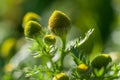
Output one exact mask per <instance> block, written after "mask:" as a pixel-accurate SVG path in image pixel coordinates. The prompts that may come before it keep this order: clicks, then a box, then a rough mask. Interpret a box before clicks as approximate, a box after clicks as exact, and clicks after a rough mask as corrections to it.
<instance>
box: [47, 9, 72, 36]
mask: <svg viewBox="0 0 120 80" xmlns="http://www.w3.org/2000/svg"><path fill="white" fill-rule="evenodd" d="M70 24H71V21H70V18H69V17H68V16H67V15H66V14H64V13H63V12H61V11H58V10H55V11H54V12H53V13H52V15H51V16H50V18H49V25H48V27H49V29H50V30H51V32H52V33H53V34H54V35H56V36H60V37H61V36H63V35H66V34H67V33H68V31H69V30H70V28H71V26H70Z"/></svg>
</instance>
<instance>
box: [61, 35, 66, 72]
mask: <svg viewBox="0 0 120 80" xmlns="http://www.w3.org/2000/svg"><path fill="white" fill-rule="evenodd" d="M61 40H62V51H61V58H60V64H61V66H60V71H62V70H63V66H64V65H63V62H64V58H65V55H66V54H65V45H66V38H65V37H63V38H61Z"/></svg>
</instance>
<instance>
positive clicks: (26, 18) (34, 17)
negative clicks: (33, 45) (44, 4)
mask: <svg viewBox="0 0 120 80" xmlns="http://www.w3.org/2000/svg"><path fill="white" fill-rule="evenodd" d="M30 20H32V21H37V22H39V20H40V16H39V15H38V14H36V13H34V12H28V13H26V14H25V16H24V17H23V27H24V26H25V24H26V23H27V22H28V21H30Z"/></svg>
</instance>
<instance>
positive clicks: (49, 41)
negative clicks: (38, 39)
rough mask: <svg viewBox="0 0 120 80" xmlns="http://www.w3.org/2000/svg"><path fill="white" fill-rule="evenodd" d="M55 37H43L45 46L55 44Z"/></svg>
mask: <svg viewBox="0 0 120 80" xmlns="http://www.w3.org/2000/svg"><path fill="white" fill-rule="evenodd" d="M55 41H56V39H55V36H54V35H45V36H44V42H45V43H46V44H47V45H53V44H55Z"/></svg>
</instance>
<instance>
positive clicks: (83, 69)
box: [77, 64, 89, 74]
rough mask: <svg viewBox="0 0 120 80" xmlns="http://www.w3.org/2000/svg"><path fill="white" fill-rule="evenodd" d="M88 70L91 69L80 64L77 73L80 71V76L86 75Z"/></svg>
mask: <svg viewBox="0 0 120 80" xmlns="http://www.w3.org/2000/svg"><path fill="white" fill-rule="evenodd" d="M88 69H89V67H88V66H87V65H86V64H79V65H78V66H77V71H78V73H80V74H84V73H86V72H87V71H88Z"/></svg>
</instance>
